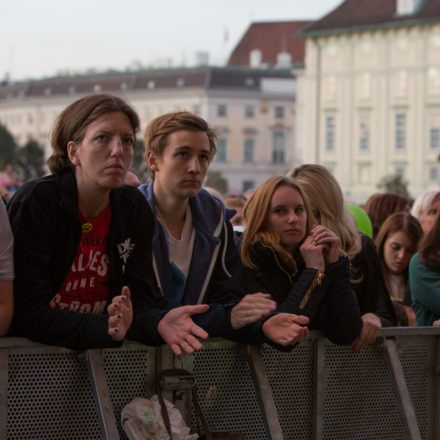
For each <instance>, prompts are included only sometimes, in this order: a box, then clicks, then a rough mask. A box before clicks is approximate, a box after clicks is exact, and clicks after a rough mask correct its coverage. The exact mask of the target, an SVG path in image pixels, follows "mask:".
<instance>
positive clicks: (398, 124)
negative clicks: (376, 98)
mask: <svg viewBox="0 0 440 440" xmlns="http://www.w3.org/2000/svg"><path fill="white" fill-rule="evenodd" d="M395 147H396V150H403V149H404V148H405V147H406V114H405V113H397V114H396V118H395Z"/></svg>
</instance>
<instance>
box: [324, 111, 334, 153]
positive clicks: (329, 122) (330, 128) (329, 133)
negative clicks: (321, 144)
mask: <svg viewBox="0 0 440 440" xmlns="http://www.w3.org/2000/svg"><path fill="white" fill-rule="evenodd" d="M324 141H325V149H326V150H327V151H333V150H334V149H335V117H334V116H333V115H327V116H326V117H325V137H324Z"/></svg>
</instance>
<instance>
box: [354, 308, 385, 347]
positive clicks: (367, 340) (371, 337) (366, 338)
mask: <svg viewBox="0 0 440 440" xmlns="http://www.w3.org/2000/svg"><path fill="white" fill-rule="evenodd" d="M362 323H363V325H362V330H361V334H360V335H359V336H358V337H357V339H356V340H355V341H354V342H353V345H352V346H351V349H352V350H353V351H354V352H359V351H361V350H362V349H363V348H364V347H365V346H366V345H368V344H371V343H372V342H374V341H375V340H376V338H377V335H378V334H379V332H380V330H381V328H382V323H381V322H380V319H379V317H378V316H377V315H375V314H374V313H365V314H364V315H362Z"/></svg>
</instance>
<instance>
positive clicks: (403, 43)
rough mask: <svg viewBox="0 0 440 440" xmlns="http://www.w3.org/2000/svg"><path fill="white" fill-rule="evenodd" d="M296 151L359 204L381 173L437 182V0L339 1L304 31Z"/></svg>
mask: <svg viewBox="0 0 440 440" xmlns="http://www.w3.org/2000/svg"><path fill="white" fill-rule="evenodd" d="M304 35H305V37H306V38H307V42H306V59H305V70H303V71H301V70H297V71H296V73H297V74H298V85H297V90H298V102H297V112H298V121H297V122H298V127H300V128H301V129H300V130H299V131H298V143H297V145H298V147H299V148H300V149H301V152H300V153H299V154H300V155H301V157H302V160H303V161H304V162H318V163H322V164H324V165H326V166H327V167H328V168H329V169H330V170H332V171H333V173H334V174H335V177H336V178H337V179H338V180H339V182H340V183H341V185H342V187H343V188H344V190H345V191H346V192H347V193H348V194H349V195H350V196H351V197H352V198H354V199H358V200H360V201H362V200H365V198H366V197H368V196H369V195H370V194H371V193H372V192H375V191H377V188H376V184H377V183H378V182H379V180H380V179H381V178H382V177H383V176H385V175H389V174H394V175H400V176H402V177H403V178H404V179H405V180H407V181H408V182H409V190H410V192H411V194H412V195H413V196H416V195H418V194H419V193H420V192H422V191H424V190H426V189H428V188H431V187H433V188H438V185H439V183H440V163H439V156H440V0H345V1H344V2H342V3H341V5H340V6H338V7H337V8H336V9H334V10H333V11H332V12H330V13H329V14H328V15H326V16H325V17H323V18H322V19H321V20H319V21H317V22H315V23H314V24H312V25H311V26H309V27H308V28H307V29H306V30H305V31H304Z"/></svg>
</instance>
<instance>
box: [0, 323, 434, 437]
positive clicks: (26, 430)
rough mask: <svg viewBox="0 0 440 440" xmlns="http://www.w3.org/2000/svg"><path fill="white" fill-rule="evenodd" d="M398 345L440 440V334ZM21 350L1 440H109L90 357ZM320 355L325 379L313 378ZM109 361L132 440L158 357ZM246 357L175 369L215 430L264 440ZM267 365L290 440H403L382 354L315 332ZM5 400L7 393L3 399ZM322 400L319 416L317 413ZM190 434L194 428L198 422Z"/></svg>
mask: <svg viewBox="0 0 440 440" xmlns="http://www.w3.org/2000/svg"><path fill="white" fill-rule="evenodd" d="M393 331H394V330H393ZM413 333H417V332H415V331H413ZM390 334H391V335H393V334H394V333H393V332H391V333H390V331H388V335H390ZM395 336H396V341H397V353H398V357H399V359H400V363H401V365H402V369H403V374H404V378H405V379H406V383H407V389H408V391H409V395H410V396H411V400H412V403H413V407H414V411H415V415H416V418H417V422H418V428H419V430H420V434H421V437H422V438H423V439H427V440H434V439H439V440H440V432H439V429H440V426H439V421H438V418H439V417H440V414H438V413H436V411H437V412H438V409H436V408H439V405H440V399H439V382H440V377H439V371H440V365H439V362H440V361H439V359H440V353H439V338H440V332H438V333H437V334H434V333H429V332H428V333H427V334H421V335H420V334H411V332H405V331H401V329H395ZM10 341H12V339H11V340H10ZM21 341H25V342H22V343H21V344H19V345H17V346H15V345H13V344H12V343H9V344H8V339H0V440H3V437H4V434H2V433H6V434H5V435H6V438H7V439H13V440H15V439H17V440H24V439H29V440H39V439H42V440H52V439H53V440H55V439H56V440H60V439H62V440H64V439H66V440H69V439H72V440H73V439H75V440H77V439H79V440H81V439H100V438H102V433H101V431H100V424H99V410H98V408H97V406H96V403H95V399H94V392H93V387H92V379H91V376H89V372H88V369H87V367H86V360H85V356H84V354H82V355H81V354H78V353H76V352H72V351H69V350H66V349H62V348H56V347H45V346H41V345H36V344H32V343H29V342H28V341H26V340H21ZM318 341H319V344H317V342H318ZM318 346H319V347H320V348H319V350H321V351H320V353H321V354H322V359H323V363H322V370H316V368H317V367H316V359H317V351H316V350H317V347H318ZM5 354H6V357H7V362H6V370H5V362H4V359H5ZM102 354H103V364H104V370H105V376H106V380H107V384H108V388H109V393H110V397H111V401H112V405H113V409H114V413H115V416H116V420H117V427H118V430H119V434H120V437H121V438H122V439H125V438H126V436H125V434H124V433H123V431H122V429H121V426H120V414H121V410H122V408H123V406H124V405H126V404H127V403H128V402H129V401H131V400H132V399H133V398H134V397H150V396H151V395H152V394H153V393H154V376H155V365H156V351H155V350H154V349H153V348H148V347H144V346H141V345H139V344H134V343H128V344H124V346H123V347H122V348H120V349H116V350H103V352H102ZM1 356H3V358H2V357H1ZM248 356H249V353H248V351H247V349H246V347H240V346H238V345H235V344H232V343H228V342H226V341H221V342H216V343H210V342H209V343H207V344H206V345H205V349H204V350H203V351H201V352H198V353H197V354H196V355H194V356H186V357H184V358H183V359H182V358H180V359H175V358H173V357H170V359H171V362H172V363H174V365H175V366H176V367H184V368H188V369H190V370H193V371H194V374H195V376H196V381H197V385H198V390H199V399H200V403H201V405H202V408H203V410H204V413H205V415H206V418H207V420H208V424H209V425H210V427H211V429H212V430H214V431H235V432H244V433H246V439H248V440H260V439H261V440H265V439H268V438H270V435H269V434H268V432H269V431H266V425H265V417H264V413H263V412H262V406H261V405H260V403H261V402H260V400H259V399H260V398H261V396H262V394H261V393H260V389H259V388H258V386H257V383H256V381H255V380H256V375H254V374H253V370H252V368H253V367H252V365H251V364H250V363H249V362H248V360H249V357H248ZM2 359H3V360H2ZM262 360H263V365H264V370H265V371H264V374H266V375H267V378H268V382H269V384H270V388H271V390H272V395H273V400H274V403H275V407H276V411H277V414H278V419H279V423H280V426H281V429H282V432H283V437H284V439H285V440H289V439H295V440H301V439H307V440H308V439H312V438H322V439H328V440H343V439H350V440H353V439H355V440H362V439H368V440H388V439H390V440H391V439H393V440H394V439H395V440H401V439H404V438H405V435H406V431H405V426H406V425H405V419H404V418H403V417H402V414H401V413H400V411H399V404H398V403H399V396H398V394H396V390H395V389H394V387H393V381H392V377H393V376H392V370H391V369H390V366H389V365H388V364H387V361H386V356H385V349H384V346H383V345H382V344H380V343H379V344H377V345H371V346H368V347H366V348H365V349H364V350H363V351H362V352H360V353H352V352H351V350H350V348H349V347H340V346H336V345H333V344H331V343H330V342H329V341H327V340H325V339H322V337H321V336H320V335H319V334H315V332H312V335H311V338H310V339H309V340H308V341H307V342H305V343H303V344H300V345H299V346H297V347H296V348H295V349H294V350H292V351H291V352H289V353H284V352H279V351H277V350H275V349H273V348H271V347H268V346H264V347H262ZM2 362H3V363H2ZM317 371H318V374H316V373H317ZM5 373H7V374H5ZM5 382H7V383H5ZM317 389H320V390H321V392H320V393H318V394H317V393H316V390H317ZM2 390H7V392H6V398H5V395H4V394H5V393H4V392H3V391H2ZM317 395H319V396H320V399H321V400H320V401H321V402H322V406H321V411H317V409H316V407H315V406H314V396H317ZM318 400H319V399H318ZM5 413H6V417H4V414H5ZM5 421H6V427H4V426H2V424H4V423H5ZM191 424H192V426H193V428H195V421H194V418H192V420H191ZM316 426H318V427H319V429H318V430H317V431H316V432H315V430H314V427H315V428H316Z"/></svg>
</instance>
